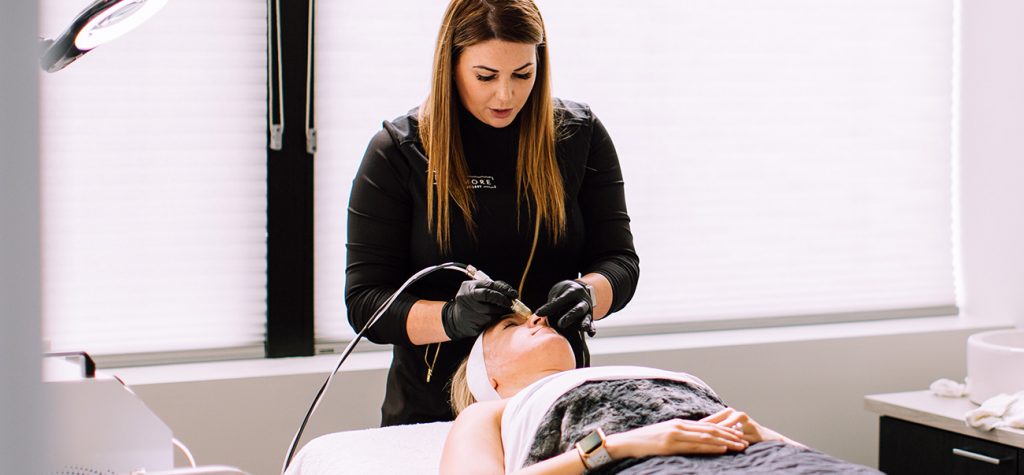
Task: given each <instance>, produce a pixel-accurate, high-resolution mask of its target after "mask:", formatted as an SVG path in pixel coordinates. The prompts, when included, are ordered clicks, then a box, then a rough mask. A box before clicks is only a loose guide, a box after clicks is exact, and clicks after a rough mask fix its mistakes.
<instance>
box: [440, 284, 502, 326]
mask: <svg viewBox="0 0 1024 475" xmlns="http://www.w3.org/2000/svg"><path fill="white" fill-rule="evenodd" d="M517 298H519V293H518V292H516V289H513V288H512V286H511V285H508V284H506V283H504V282H502V281H500V280H486V281H482V280H467V281H464V282H463V283H462V285H461V286H460V287H459V292H458V293H457V294H455V300H452V301H450V302H447V303H445V304H444V307H443V308H442V309H441V325H443V326H444V332H445V333H446V334H447V335H448V338H451V339H452V340H460V339H462V338H471V337H475V336H477V335H479V334H480V332H482V331H484V329H485V328H487V326H488V325H490V324H491V323H492V322H493V321H495V320H497V319H499V318H501V317H504V316H505V315H508V314H510V313H512V299H517Z"/></svg>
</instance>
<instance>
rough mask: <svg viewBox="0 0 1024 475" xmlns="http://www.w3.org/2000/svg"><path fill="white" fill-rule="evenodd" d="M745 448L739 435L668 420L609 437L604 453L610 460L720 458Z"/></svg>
mask: <svg viewBox="0 0 1024 475" xmlns="http://www.w3.org/2000/svg"><path fill="white" fill-rule="evenodd" d="M748 445H749V444H748V443H747V441H745V440H743V432H741V431H738V430H736V429H732V428H730V427H723V426H720V425H718V424H712V423H709V422H701V421H689V420H684V419H672V420H668V421H664V422H659V423H657V424H652V425H649V426H646V427H640V428H638V429H633V430H631V431H627V432H620V433H617V434H611V435H609V436H608V437H607V438H606V440H605V449H606V450H608V455H609V456H611V458H612V460H620V459H624V458H634V457H650V456H655V455H681V454H722V453H725V452H727V451H729V450H733V451H742V450H744V449H746V448H747V446H748Z"/></svg>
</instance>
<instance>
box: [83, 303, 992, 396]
mask: <svg viewBox="0 0 1024 475" xmlns="http://www.w3.org/2000/svg"><path fill="white" fill-rule="evenodd" d="M967 320H968V319H966V318H963V317H956V316H949V317H927V318H908V319H898V320H881V321H870V322H850V323H834V324H817V325H799V326H787V327H773V328H752V329H743V330H721V331H706V332H689V333H672V334H661V335H641V336H622V337H609V338H596V339H593V340H590V345H589V346H590V353H591V355H594V356H597V355H613V354H623V353H644V352H654V351H665V350H678V349H688V348H709V347H729V346H745V345H760V344H774V343H787V342H798V341H816V340H833V339H845V338H858V337H869V336H885V335H901V334H913V333H931V332H944V331H956V330H969V329H970V330H978V331H982V330H986V329H995V328H1003V327H1008V326H1012V323H1011V322H970V321H967ZM337 361H338V355H335V354H329V355H318V356H309V357H294V358H279V359H264V358H261V359H249V360H237V361H219V362H209V363H187V364H174V365H158V366H138V367H128V368H110V369H106V370H100V371H101V372H106V373H111V374H116V375H118V376H119V377H120V378H121V379H122V380H124V382H125V383H127V384H129V385H134V386H137V385H150V384H171V383H182V382H198V381H214V380H223V379H245V378H261V377H271V376H288V375H301V374H326V373H328V372H329V371H331V370H332V369H334V366H335V365H337ZM390 364H391V352H390V351H387V350H383V351H366V352H353V353H352V354H351V355H349V358H348V360H346V361H345V365H344V366H343V368H342V370H341V371H342V372H354V371H374V370H382V369H386V368H387V367H388V366H389V365H390Z"/></svg>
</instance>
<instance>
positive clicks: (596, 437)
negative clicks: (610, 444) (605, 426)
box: [576, 427, 612, 470]
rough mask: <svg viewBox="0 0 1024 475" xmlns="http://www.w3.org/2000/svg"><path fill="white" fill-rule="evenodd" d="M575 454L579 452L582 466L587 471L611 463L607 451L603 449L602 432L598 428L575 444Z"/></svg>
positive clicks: (603, 439) (603, 437)
mask: <svg viewBox="0 0 1024 475" xmlns="http://www.w3.org/2000/svg"><path fill="white" fill-rule="evenodd" d="M576 452H579V454H580V459H581V460H583V466H584V467H587V470H594V469H596V468H597V467H600V466H602V465H604V464H606V463H608V462H611V461H612V457H611V456H610V455H608V450H607V449H605V436H604V431H603V430H601V428H600V427H598V428H597V429H594V431H593V432H591V433H590V434H587V436H586V437H584V438H583V439H581V440H580V441H579V442H576Z"/></svg>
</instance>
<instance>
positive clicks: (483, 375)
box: [466, 333, 501, 401]
mask: <svg viewBox="0 0 1024 475" xmlns="http://www.w3.org/2000/svg"><path fill="white" fill-rule="evenodd" d="M466 382H467V383H468V384H469V392H471V393H473V397H474V398H476V400H477V401H497V400H499V399H501V396H499V395H498V392H497V391H495V390H494V388H493V387H491V378H490V377H488V376H487V365H486V364H484V334H483V333H481V334H480V336H478V337H476V342H475V343H473V349H472V350H470V351H469V363H468V364H467V365H466Z"/></svg>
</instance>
